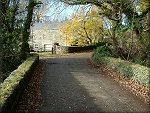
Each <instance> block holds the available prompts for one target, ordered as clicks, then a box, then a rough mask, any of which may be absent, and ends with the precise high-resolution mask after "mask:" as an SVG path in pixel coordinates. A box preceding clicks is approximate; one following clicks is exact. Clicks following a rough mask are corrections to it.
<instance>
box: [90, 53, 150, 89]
mask: <svg viewBox="0 0 150 113" xmlns="http://www.w3.org/2000/svg"><path fill="white" fill-rule="evenodd" d="M92 59H93V61H94V62H95V63H97V64H102V65H105V66H107V67H108V68H110V69H112V70H114V71H117V72H119V73H120V74H121V75H123V76H125V77H127V78H128V79H130V80H133V81H135V82H137V83H139V84H142V85H144V86H146V87H150V84H149V78H150V68H148V67H146V66H141V65H139V64H135V63H131V62H129V61H125V60H121V59H120V58H114V57H107V56H101V53H98V52H94V54H93V56H92Z"/></svg>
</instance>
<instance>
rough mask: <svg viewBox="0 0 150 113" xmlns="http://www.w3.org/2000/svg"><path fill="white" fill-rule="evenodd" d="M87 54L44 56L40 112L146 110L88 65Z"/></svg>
mask: <svg viewBox="0 0 150 113" xmlns="http://www.w3.org/2000/svg"><path fill="white" fill-rule="evenodd" d="M87 59H88V57H82V56H74V57H69V56H67V57H62V58H47V59H44V60H46V64H45V71H44V77H43V81H42V86H41V90H42V98H43V102H42V105H41V107H40V111H39V112H42V113H43V112H48V113H56V112H65V113H67V112H90V113H91V112H94V113H96V112H98V113H105V112H107V113H108V112H109V113H110V112H111V113H112V112H116V113H118V112H146V111H147V110H148V108H147V107H146V106H145V105H143V103H141V102H140V101H139V100H136V99H135V98H133V97H132V95H131V94H130V93H129V92H126V91H124V90H123V89H121V88H120V86H118V84H115V83H113V81H111V80H108V79H106V78H105V77H104V76H99V74H98V73H97V72H96V71H95V70H94V69H93V68H92V67H90V66H88V65H87Z"/></svg>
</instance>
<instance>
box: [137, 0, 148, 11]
mask: <svg viewBox="0 0 150 113" xmlns="http://www.w3.org/2000/svg"><path fill="white" fill-rule="evenodd" d="M139 4H140V7H141V10H142V11H145V10H147V9H148V8H149V7H150V1H149V0H140V2H139Z"/></svg>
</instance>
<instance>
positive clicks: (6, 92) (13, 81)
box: [0, 54, 38, 107]
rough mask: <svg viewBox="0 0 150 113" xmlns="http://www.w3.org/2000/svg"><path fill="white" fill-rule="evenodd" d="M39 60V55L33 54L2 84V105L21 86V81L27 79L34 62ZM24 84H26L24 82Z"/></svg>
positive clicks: (0, 96)
mask: <svg viewBox="0 0 150 113" xmlns="http://www.w3.org/2000/svg"><path fill="white" fill-rule="evenodd" d="M37 60H38V55H35V54H34V55H31V56H29V57H28V58H27V60H25V61H24V62H23V63H22V64H21V65H20V66H19V67H18V68H17V69H16V70H15V71H13V72H12V73H11V74H10V75H9V77H7V78H6V79H5V80H4V82H3V83H1V84H0V106H1V107H2V106H3V105H4V104H5V103H6V101H7V99H8V98H9V97H10V96H11V95H12V94H13V93H15V91H14V90H15V89H16V88H17V87H19V85H20V81H25V80H24V78H26V76H27V73H29V71H30V70H31V68H33V64H35V62H36V61H37ZM23 85H24V84H23Z"/></svg>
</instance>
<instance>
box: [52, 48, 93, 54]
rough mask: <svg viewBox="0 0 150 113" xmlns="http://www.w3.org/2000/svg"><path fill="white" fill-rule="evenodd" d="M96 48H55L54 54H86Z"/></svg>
mask: <svg viewBox="0 0 150 113" xmlns="http://www.w3.org/2000/svg"><path fill="white" fill-rule="evenodd" d="M94 48H96V46H55V47H54V53H55V54H65V53H75V52H86V51H91V50H93V49H94Z"/></svg>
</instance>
